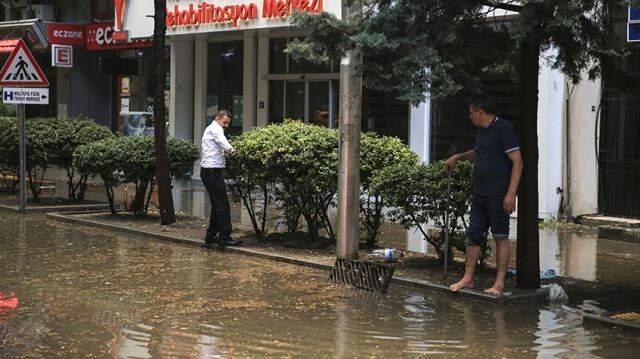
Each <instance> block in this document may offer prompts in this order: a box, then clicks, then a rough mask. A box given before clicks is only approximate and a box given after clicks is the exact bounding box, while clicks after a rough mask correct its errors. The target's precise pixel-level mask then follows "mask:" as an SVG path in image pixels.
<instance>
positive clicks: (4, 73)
mask: <svg viewBox="0 0 640 359" xmlns="http://www.w3.org/2000/svg"><path fill="white" fill-rule="evenodd" d="M0 86H49V81H48V80H47V78H46V77H45V76H44V73H43V72H42V69H41V68H40V66H38V63H37V62H36V60H35V59H34V58H33V55H32V54H31V51H29V48H28V47H27V45H25V43H24V41H22V40H20V41H19V42H18V45H16V47H15V48H14V49H13V52H12V53H11V55H9V59H8V60H7V62H6V63H5V64H4V66H3V67H2V70H0Z"/></svg>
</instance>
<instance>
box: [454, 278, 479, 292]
mask: <svg viewBox="0 0 640 359" xmlns="http://www.w3.org/2000/svg"><path fill="white" fill-rule="evenodd" d="M462 288H473V281H471V280H468V279H465V278H462V279H460V281H458V282H457V283H453V284H452V285H450V286H449V290H450V291H452V292H454V293H455V292H457V291H459V290H460V289H462Z"/></svg>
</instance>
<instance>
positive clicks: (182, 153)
mask: <svg viewBox="0 0 640 359" xmlns="http://www.w3.org/2000/svg"><path fill="white" fill-rule="evenodd" d="M167 153H168V155H169V164H170V171H171V174H172V175H173V176H176V177H181V176H185V175H187V174H189V173H190V171H191V167H192V166H193V162H194V161H195V160H196V159H197V158H198V150H197V148H196V147H195V145H193V144H192V143H189V142H187V141H184V140H181V139H176V138H174V139H171V140H170V141H169V142H168V143H167ZM73 166H74V167H75V168H76V169H77V170H79V171H80V172H82V173H87V174H88V175H91V176H100V177H101V178H102V180H103V181H104V184H105V187H106V189H107V198H108V200H109V204H110V205H111V210H112V212H114V213H115V205H114V202H113V199H114V198H113V195H114V192H113V188H114V187H115V186H117V185H119V184H122V183H133V184H134V185H135V190H136V194H135V198H134V201H133V208H132V210H133V212H134V213H135V214H137V215H145V214H146V213H147V210H148V206H149V200H150V197H151V191H152V189H153V186H154V184H155V146H154V139H153V137H151V136H135V137H125V136H120V137H115V138H107V139H104V140H100V141H97V142H92V143H90V144H87V145H82V146H79V147H78V148H77V149H76V151H75V152H74V155H73Z"/></svg>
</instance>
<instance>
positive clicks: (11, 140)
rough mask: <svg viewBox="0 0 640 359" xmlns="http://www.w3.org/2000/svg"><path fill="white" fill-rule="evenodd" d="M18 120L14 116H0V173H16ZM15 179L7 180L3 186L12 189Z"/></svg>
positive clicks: (11, 174) (12, 174) (13, 175)
mask: <svg viewBox="0 0 640 359" xmlns="http://www.w3.org/2000/svg"><path fill="white" fill-rule="evenodd" d="M17 134H18V121H17V120H16V119H15V118H7V117H0V175H2V176H3V177H4V176H12V177H13V178H17V175H18V162H17V161H16V158H18V152H17V151H18V136H17ZM16 183H17V181H8V182H6V183H5V186H6V187H7V189H9V190H13V189H14V187H15V184H16Z"/></svg>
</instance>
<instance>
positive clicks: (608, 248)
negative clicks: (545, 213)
mask: <svg viewBox="0 0 640 359" xmlns="http://www.w3.org/2000/svg"><path fill="white" fill-rule="evenodd" d="M174 204H175V208H176V210H177V211H182V212H184V213H188V214H192V215H194V216H199V217H208V216H209V213H210V208H211V206H210V203H209V198H208V197H207V193H206V190H205V189H204V187H202V185H200V183H199V182H197V181H177V183H176V186H175V188H174ZM232 219H233V220H234V221H237V222H243V223H245V224H247V225H249V224H250V222H249V217H248V215H246V213H245V212H244V211H243V210H242V209H241V206H240V204H238V203H232ZM516 232H517V226H516V220H515V219H512V221H511V230H510V235H509V238H510V239H511V241H512V242H513V245H512V248H511V249H512V255H511V263H510V267H511V268H512V269H513V268H515V266H516V262H515V258H516V255H515V254H516V246H515V238H516ZM420 236H421V235H420ZM380 237H381V238H380V242H381V245H386V246H394V247H397V248H402V249H406V248H409V249H412V250H414V251H421V250H426V251H427V252H429V251H430V249H429V248H428V246H424V244H425V243H424V242H423V241H422V239H420V238H421V237H420V238H418V236H417V235H416V233H415V232H414V231H406V230H404V229H402V227H401V226H400V225H397V224H392V223H388V222H387V223H384V224H383V227H382V234H381V236H380ZM489 245H490V246H493V241H490V242H489ZM493 253H495V251H494V252H493ZM489 263H491V264H493V257H491V258H489ZM540 269H541V270H542V272H546V271H549V270H550V269H551V270H553V271H554V272H555V273H556V274H557V275H559V276H563V277H567V278H573V279H579V280H585V281H590V282H598V283H602V284H607V285H614V286H620V287H624V288H633V289H635V290H640V243H638V242H628V241H621V240H611V239H606V238H600V237H599V236H598V231H597V229H595V228H588V227H584V226H570V227H560V228H542V229H540Z"/></svg>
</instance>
